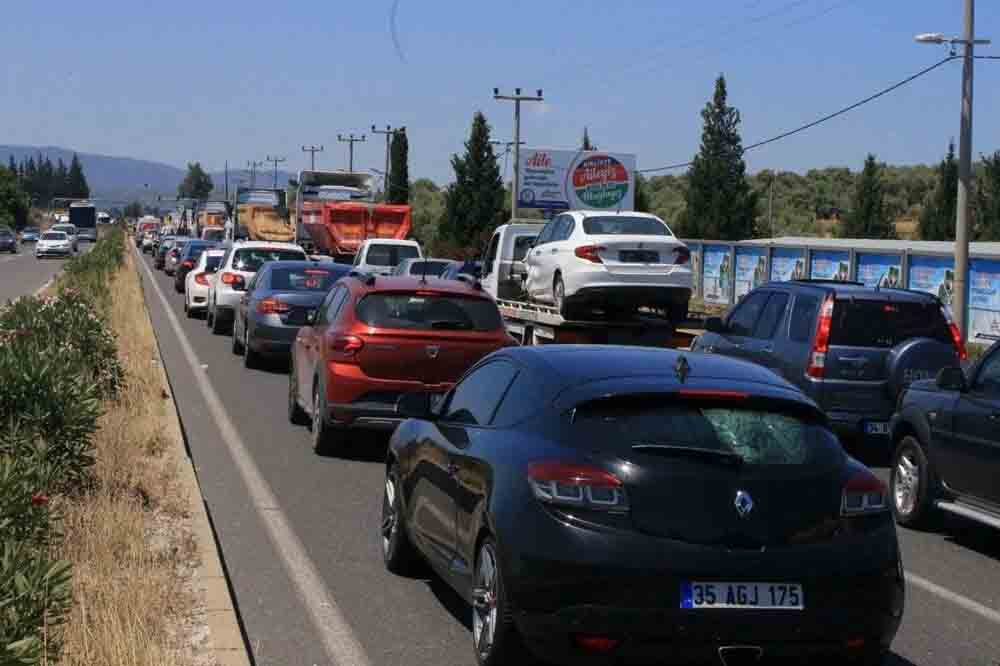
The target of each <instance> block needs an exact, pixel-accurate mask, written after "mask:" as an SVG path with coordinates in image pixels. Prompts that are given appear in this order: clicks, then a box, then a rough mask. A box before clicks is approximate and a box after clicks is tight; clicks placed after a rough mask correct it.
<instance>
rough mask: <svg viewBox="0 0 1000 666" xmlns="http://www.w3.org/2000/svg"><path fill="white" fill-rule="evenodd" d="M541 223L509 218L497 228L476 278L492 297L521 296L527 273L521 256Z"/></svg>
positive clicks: (539, 228) (539, 229)
mask: <svg viewBox="0 0 1000 666" xmlns="http://www.w3.org/2000/svg"><path fill="white" fill-rule="evenodd" d="M543 226H544V225H542V224H539V223H538V222H515V221H512V222H510V223H508V224H504V225H501V226H499V227H497V229H496V231H494V232H493V236H492V237H491V238H490V242H489V243H488V244H487V245H486V251H485V252H484V253H483V272H482V275H481V276H480V281H481V282H482V284H483V290H484V291H486V292H487V293H488V294H490V295H491V296H493V298H496V299H503V300H507V299H512V300H519V299H521V297H522V295H523V290H524V277H525V275H527V269H526V268H525V265H524V257H525V255H527V253H528V250H530V249H531V246H532V244H533V243H534V242H535V238H537V237H538V232H539V231H541V230H542V227H543Z"/></svg>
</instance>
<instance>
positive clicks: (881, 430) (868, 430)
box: [865, 421, 889, 435]
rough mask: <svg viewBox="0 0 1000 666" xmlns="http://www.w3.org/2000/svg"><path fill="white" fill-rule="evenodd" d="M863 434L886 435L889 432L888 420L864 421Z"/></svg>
mask: <svg viewBox="0 0 1000 666" xmlns="http://www.w3.org/2000/svg"><path fill="white" fill-rule="evenodd" d="M865 434H866V435H888V434H889V423H888V421H868V422H867V423H865Z"/></svg>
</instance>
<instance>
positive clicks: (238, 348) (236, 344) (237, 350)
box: [231, 320, 246, 356]
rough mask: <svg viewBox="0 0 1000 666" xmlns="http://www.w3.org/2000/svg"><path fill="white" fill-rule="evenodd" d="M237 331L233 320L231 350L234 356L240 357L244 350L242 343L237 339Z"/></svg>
mask: <svg viewBox="0 0 1000 666" xmlns="http://www.w3.org/2000/svg"><path fill="white" fill-rule="evenodd" d="M237 329H238V327H237V326H236V320H233V335H232V339H233V343H232V346H231V349H232V350H233V353H234V354H236V355H237V356H240V355H241V354H243V353H244V352H246V348H245V347H244V346H243V341H242V340H241V339H240V338H239V335H238V333H237Z"/></svg>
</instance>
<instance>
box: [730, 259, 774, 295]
mask: <svg viewBox="0 0 1000 666" xmlns="http://www.w3.org/2000/svg"><path fill="white" fill-rule="evenodd" d="M765 282H767V250H765V249H764V248H759V247H737V248H736V281H735V284H734V285H733V295H734V296H735V300H739V299H741V298H743V296H745V295H746V294H748V293H749V292H750V291H751V290H752V289H756V288H757V287H759V286H760V285H762V284H764V283H765Z"/></svg>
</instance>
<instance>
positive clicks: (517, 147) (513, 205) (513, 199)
mask: <svg viewBox="0 0 1000 666" xmlns="http://www.w3.org/2000/svg"><path fill="white" fill-rule="evenodd" d="M535 92H536V93H537V94H536V95H522V94H521V89H520V88H514V94H513V95H501V94H500V89H499V88H494V89H493V99H497V100H504V101H508V102H514V182H513V183H511V188H510V217H511V219H515V218H517V185H518V182H519V181H518V178H519V177H520V175H521V165H520V164H519V163H520V161H521V102H541V101H542V100H543V97H542V89H541V88H539V89H538V90H537V91H535Z"/></svg>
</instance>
